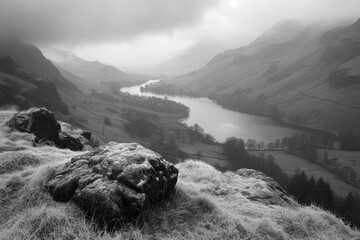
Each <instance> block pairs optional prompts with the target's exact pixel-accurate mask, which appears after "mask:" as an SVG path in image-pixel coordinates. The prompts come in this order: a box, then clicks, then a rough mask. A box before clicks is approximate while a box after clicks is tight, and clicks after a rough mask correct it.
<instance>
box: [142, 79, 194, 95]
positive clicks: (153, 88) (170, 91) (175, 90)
mask: <svg viewBox="0 0 360 240" xmlns="http://www.w3.org/2000/svg"><path fill="white" fill-rule="evenodd" d="M140 91H141V92H151V93H155V94H161V95H169V96H187V97H201V95H200V94H199V93H196V92H192V91H190V90H186V89H182V88H180V87H176V86H173V85H170V84H164V83H163V82H159V83H155V84H148V85H146V86H145V87H141V88H140Z"/></svg>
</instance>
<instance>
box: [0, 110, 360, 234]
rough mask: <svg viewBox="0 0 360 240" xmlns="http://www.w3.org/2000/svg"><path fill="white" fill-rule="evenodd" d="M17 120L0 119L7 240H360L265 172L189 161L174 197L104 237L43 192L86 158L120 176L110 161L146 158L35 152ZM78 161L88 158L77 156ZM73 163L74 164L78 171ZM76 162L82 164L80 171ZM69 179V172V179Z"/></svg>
mask: <svg viewBox="0 0 360 240" xmlns="http://www.w3.org/2000/svg"><path fill="white" fill-rule="evenodd" d="M14 113H15V112H14V111H11V110H9V111H1V112H0V136H1V137H0V139H1V140H0V151H1V152H0V170H1V171H0V179H1V181H0V202H1V205H0V211H1V212H2V214H1V217H0V236H1V238H2V239H29V238H30V239H31V238H34V239H64V238H66V239H76V238H78V239H264V238H266V239H357V238H359V237H360V233H359V232H357V231H356V230H354V229H351V228H350V227H349V226H347V225H346V224H344V223H343V221H342V220H340V219H338V218H336V217H335V216H334V215H332V214H331V213H328V212H325V211H324V210H322V209H320V208H317V207H315V206H310V207H305V206H301V205H299V204H298V203H296V202H295V201H294V200H293V199H291V198H290V197H289V196H287V195H286V193H285V192H284V191H283V190H282V189H281V188H280V187H279V185H278V184H277V183H276V182H274V180H272V179H271V178H269V177H267V176H265V175H264V174H262V173H260V172H257V171H254V170H249V169H239V170H237V171H236V172H225V173H222V172H220V171H218V170H216V169H215V168H214V167H212V166H210V165H208V164H205V163H203V162H199V161H195V160H188V161H185V162H183V163H179V164H177V165H176V166H175V167H176V168H177V169H178V171H179V174H178V181H177V184H176V187H175V189H176V192H175V193H174V194H172V195H171V196H170V198H168V199H167V200H165V201H163V202H160V203H159V204H158V205H157V206H156V207H154V208H151V209H150V210H149V211H147V212H146V213H144V214H142V215H140V216H139V218H138V219H137V220H136V221H134V222H124V223H122V224H121V227H120V228H118V229H116V230H115V231H114V232H107V231H102V230H99V229H97V228H96V225H95V224H96V222H94V221H93V220H91V219H88V218H86V217H85V215H84V213H83V211H81V209H80V208H79V207H78V205H77V204H76V203H75V202H73V201H70V202H66V203H62V202H57V201H54V200H53V198H52V197H51V196H50V195H49V194H48V193H47V191H45V190H46V188H45V186H46V185H47V184H48V181H49V179H52V178H53V177H52V176H53V174H54V172H56V171H58V170H57V169H59V168H60V169H61V168H62V167H63V166H71V167H72V168H73V170H74V169H75V171H82V170H81V169H84V168H83V167H81V166H82V165H81V164H83V163H84V161H85V160H81V159H82V158H85V157H93V160H92V161H95V162H98V161H99V160H100V161H103V159H104V158H99V157H97V154H104V156H106V158H108V160H107V162H108V164H110V165H103V166H102V167H105V168H106V167H107V166H109V167H111V168H113V169H114V171H115V169H116V168H117V167H116V166H115V165H111V161H115V160H116V159H127V161H129V159H133V160H130V161H140V160H139V159H138V158H139V156H140V155H136V152H134V153H129V152H122V151H114V152H111V149H112V146H124V144H123V145H121V144H118V143H109V144H107V145H105V146H103V147H102V148H100V149H99V150H95V151H92V152H88V154H86V153H87V152H74V151H71V150H68V149H58V148H56V147H53V146H47V145H45V146H42V147H40V146H38V147H35V146H34V144H33V140H34V136H33V135H32V134H29V133H20V132H16V131H15V132H14V131H10V129H9V127H8V125H7V123H6V122H7V121H8V120H9V119H10V118H11V117H12V116H13V114H14ZM63 125H64V124H62V126H63ZM61 128H62V127H61ZM68 128H69V127H68ZM70 129H71V128H70ZM38 130H39V129H38ZM62 130H63V129H62ZM72 131H74V132H75V131H76V130H72ZM125 145H126V144H125ZM130 145H131V144H130ZM133 145H134V144H133ZM140 148H141V149H143V150H142V151H145V152H146V154H148V157H146V158H151V157H152V156H157V154H156V153H154V152H152V151H150V150H146V149H144V148H143V147H140ZM109 151H110V152H109ZM84 153H85V154H84ZM82 154H84V155H82ZM138 154H140V152H139V153H138ZM79 155H82V157H76V156H79ZM99 156H100V155H99ZM157 158H159V157H157ZM70 159H73V160H71V163H72V165H71V164H70V162H69V161H70ZM111 159H112V160H111ZM135 159H138V160H135ZM140 159H142V158H140ZM142 161H144V160H142ZM77 162H78V163H79V164H75V163H77ZM66 163H67V164H66ZM64 164H65V165H64ZM69 164H70V165H69ZM74 164H75V165H74ZM73 165H74V166H73ZM76 166H78V168H77V167H76ZM71 171H72V170H71ZM68 173H69V172H63V174H68ZM109 176H110V175H109ZM59 177H60V178H61V176H59ZM135 180H136V179H134V181H135ZM136 181H137V180H136ZM141 182H143V181H141ZM84 183H85V182H82V183H81V184H84ZM94 183H95V182H94ZM79 187H80V185H79ZM105 188H106V186H105ZM100 204H101V205H103V204H104V203H103V202H101V203H100ZM89 206H91V205H89ZM115 210H116V209H115Z"/></svg>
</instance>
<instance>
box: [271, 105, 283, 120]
mask: <svg viewBox="0 0 360 240" xmlns="http://www.w3.org/2000/svg"><path fill="white" fill-rule="evenodd" d="M269 116H270V118H271V119H272V120H273V121H274V122H276V123H282V121H283V118H284V114H283V113H282V112H280V111H279V109H278V107H277V106H271V107H270V108H269Z"/></svg>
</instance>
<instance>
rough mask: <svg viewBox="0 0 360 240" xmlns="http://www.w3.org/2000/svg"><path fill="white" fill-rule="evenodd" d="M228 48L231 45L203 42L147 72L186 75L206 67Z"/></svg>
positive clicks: (218, 42) (210, 41)
mask: <svg viewBox="0 0 360 240" xmlns="http://www.w3.org/2000/svg"><path fill="white" fill-rule="evenodd" d="M228 48H229V45H228V44H226V43H224V42H220V41H214V40H202V41H199V42H197V43H195V44H193V45H190V46H189V47H187V48H186V49H185V50H183V51H182V52H181V53H179V54H177V55H176V56H175V57H173V58H171V59H169V60H167V61H165V62H163V63H161V64H159V65H158V66H155V67H153V68H151V69H149V70H148V71H147V72H148V73H150V74H153V75H155V74H156V75H159V74H166V75H170V76H174V75H181V74H185V73H188V72H191V71H194V70H197V69H199V68H200V67H202V66H204V65H205V64H206V63H207V62H208V61H209V60H210V59H211V58H213V57H214V56H215V55H216V54H218V53H220V52H222V51H224V50H226V49H228Z"/></svg>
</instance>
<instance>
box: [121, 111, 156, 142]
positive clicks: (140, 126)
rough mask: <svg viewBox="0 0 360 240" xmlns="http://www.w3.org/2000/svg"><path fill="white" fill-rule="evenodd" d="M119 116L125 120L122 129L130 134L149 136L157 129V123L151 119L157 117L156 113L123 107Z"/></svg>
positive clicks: (154, 119)
mask: <svg viewBox="0 0 360 240" xmlns="http://www.w3.org/2000/svg"><path fill="white" fill-rule="evenodd" d="M121 116H122V117H123V118H124V119H126V120H127V122H126V123H125V124H124V129H125V131H126V132H128V133H130V134H134V135H136V136H139V137H150V136H151V135H152V134H153V133H154V132H155V131H157V128H158V127H157V125H156V124H154V123H153V121H156V120H158V119H159V116H158V115H156V114H153V113H147V112H142V111H138V110H135V109H133V108H123V109H122V113H121Z"/></svg>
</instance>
